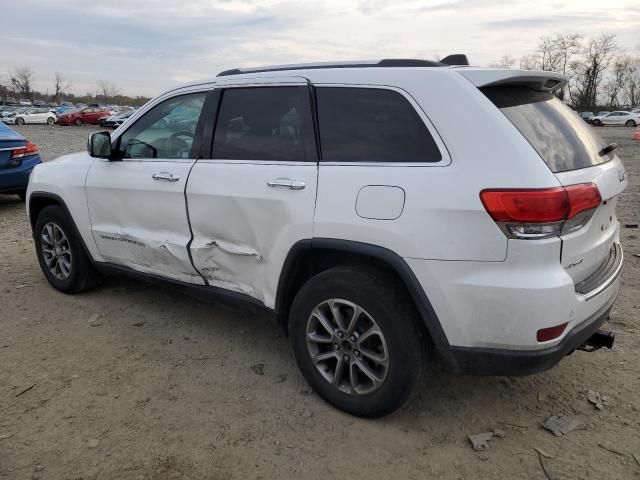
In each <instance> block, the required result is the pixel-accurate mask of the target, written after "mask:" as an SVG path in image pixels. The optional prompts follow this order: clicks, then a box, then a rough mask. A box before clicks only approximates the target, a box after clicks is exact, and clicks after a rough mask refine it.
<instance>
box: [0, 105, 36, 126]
mask: <svg viewBox="0 0 640 480" xmlns="http://www.w3.org/2000/svg"><path fill="white" fill-rule="evenodd" d="M30 108H31V107H12V109H11V110H5V111H3V112H0V120H1V121H3V122H4V123H15V116H16V115H17V114H19V113H24V112H26V111H27V110H29V109H30Z"/></svg>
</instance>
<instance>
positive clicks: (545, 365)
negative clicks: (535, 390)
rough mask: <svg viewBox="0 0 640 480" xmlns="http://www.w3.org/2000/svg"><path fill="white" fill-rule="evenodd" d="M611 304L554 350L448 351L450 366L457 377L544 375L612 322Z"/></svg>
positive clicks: (456, 349)
mask: <svg viewBox="0 0 640 480" xmlns="http://www.w3.org/2000/svg"><path fill="white" fill-rule="evenodd" d="M614 301H615V299H614ZM612 304H613V302H609V303H607V304H606V305H605V306H604V307H603V308H601V309H600V310H599V311H597V312H596V313H595V314H594V315H592V316H591V317H590V318H589V319H587V320H586V321H584V322H582V323H581V324H580V325H578V326H577V327H575V328H574V329H573V330H571V331H570V332H569V333H568V334H567V335H566V336H565V338H563V339H562V341H561V342H560V343H559V344H557V345H555V346H553V347H549V348H544V349H541V350H505V349H497V348H470V347H449V350H450V352H451V355H452V357H453V359H454V363H453V364H450V365H448V366H449V367H450V368H451V369H452V370H453V371H454V372H456V373H464V374H468V375H507V376H524V375H532V374H534V373H540V372H544V371H545V370H549V369H550V368H552V367H553V366H555V365H556V364H557V363H558V362H560V360H562V359H563V358H564V357H566V356H567V355H569V354H570V353H571V352H573V351H574V350H575V349H576V348H578V347H580V346H582V345H584V344H585V342H586V341H587V340H588V339H589V337H591V335H593V333H594V332H595V331H596V330H597V329H598V328H600V326H601V325H602V324H603V323H604V322H605V321H606V320H607V319H608V318H609V311H610V310H611V305H612Z"/></svg>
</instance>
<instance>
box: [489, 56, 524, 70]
mask: <svg viewBox="0 0 640 480" xmlns="http://www.w3.org/2000/svg"><path fill="white" fill-rule="evenodd" d="M516 61H517V59H516V58H515V57H512V56H511V55H509V54H507V55H503V56H502V57H500V60H497V61H495V62H493V63H491V64H490V65H489V66H490V67H494V68H513V66H514V65H515V64H516Z"/></svg>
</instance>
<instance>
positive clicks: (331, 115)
mask: <svg viewBox="0 0 640 480" xmlns="http://www.w3.org/2000/svg"><path fill="white" fill-rule="evenodd" d="M316 92H317V99H318V119H319V124H320V143H321V145H322V159H323V160H324V161H327V162H439V161H440V160H441V159H442V156H441V154H440V150H439V149H438V146H437V145H436V143H435V141H434V139H433V137H432V136H431V134H430V133H429V130H428V129H427V127H426V125H425V124H424V122H423V121H422V119H421V118H420V117H419V116H418V113H417V112H416V111H415V109H414V108H413V106H412V105H411V104H410V103H409V102H408V100H407V99H406V98H404V97H403V96H402V95H401V94H399V93H398V92H394V91H393V90H386V89H378V88H350V87H319V88H317V90H316Z"/></svg>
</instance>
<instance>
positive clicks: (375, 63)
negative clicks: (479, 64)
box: [217, 55, 468, 77]
mask: <svg viewBox="0 0 640 480" xmlns="http://www.w3.org/2000/svg"><path fill="white" fill-rule="evenodd" d="M449 57H458V55H450V56H449ZM449 57H446V58H445V59H448V58H449ZM462 57H464V58H465V60H466V58H467V57H465V56H464V55H462ZM447 65H454V64H446V63H444V62H434V61H431V60H419V59H409V58H388V59H384V60H372V61H358V62H335V63H332V62H329V63H301V64H295V65H274V66H272V67H259V68H232V69H230V70H224V71H222V72H220V73H219V74H218V75H217V76H218V77H226V76H229V75H239V74H241V73H261V72H281V71H285V70H318V69H322V68H370V67H446V66H447ZM455 65H462V64H455ZM466 65H468V63H467V64H466Z"/></svg>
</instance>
